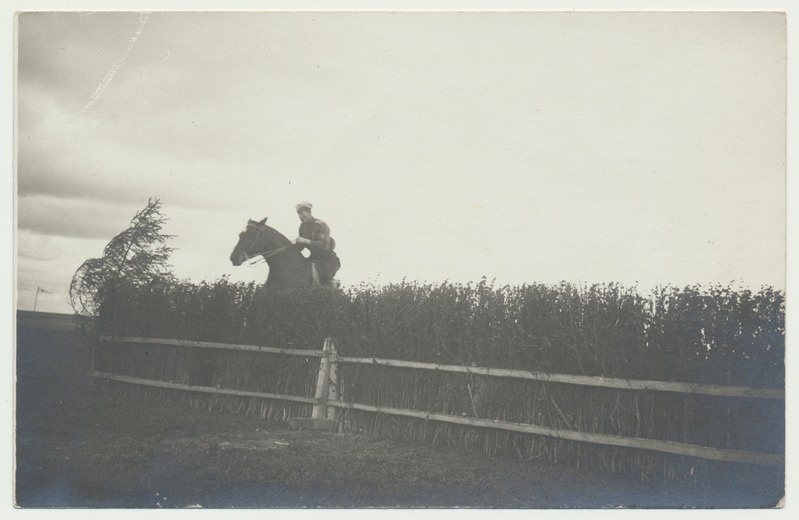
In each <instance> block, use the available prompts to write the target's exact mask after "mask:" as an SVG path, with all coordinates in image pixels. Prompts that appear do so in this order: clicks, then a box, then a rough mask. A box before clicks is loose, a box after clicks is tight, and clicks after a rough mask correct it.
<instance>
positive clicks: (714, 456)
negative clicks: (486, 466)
mask: <svg viewBox="0 0 799 520" xmlns="http://www.w3.org/2000/svg"><path fill="white" fill-rule="evenodd" d="M327 405H328V406H335V407H337V408H344V409H352V410H360V411H365V412H377V413H384V414H388V415H400V416H405V417H414V418H417V419H425V420H432V421H440V422H446V423H452V424H462V425H466V426H476V427H482V428H493V429H497V430H508V431H512V432H519V433H531V434H535V435H543V436H546V437H555V438H558V439H566V440H571V441H579V442H589V443H593V444H605V445H609V446H620V447H625V448H638V449H644V450H651V451H660V452H664V453H672V454H675V455H687V456H690V457H697V458H701V459H709V460H723V461H727V462H746V463H750V464H766V465H781V464H784V463H785V459H784V458H783V457H782V456H781V455H774V454H770V453H756V452H750V451H741V450H730V449H725V448H710V447H706V446H697V445H694V444H685V443H681V442H674V441H661V440H656V439H643V438H637V437H619V436H616V435H608V434H604V433H591V432H580V431H574V430H559V429H557V428H550V427H547V426H538V425H535V424H524V423H512V422H505V421H497V420H493V419H480V418H477V417H462V416H457V415H449V414H443V413H435V412H418V411H416V410H406V409H403V408H389V407H381V406H372V405H366V404H357V403H345V402H341V401H328V402H327Z"/></svg>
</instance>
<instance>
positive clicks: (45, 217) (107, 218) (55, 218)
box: [17, 195, 147, 242]
mask: <svg viewBox="0 0 799 520" xmlns="http://www.w3.org/2000/svg"><path fill="white" fill-rule="evenodd" d="M138 202H139V204H135V205H134V204H117V203H109V202H104V201H96V200H89V199H75V198H59V197H52V196H48V195H25V196H21V197H19V198H18V199H17V214H18V217H17V218H18V227H19V229H21V230H25V231H29V232H31V233H35V234H36V235H49V236H59V237H69V238H87V239H104V240H105V241H106V242H107V241H109V240H111V238H113V237H114V236H116V235H117V234H119V233H120V232H122V231H123V230H125V229H126V228H127V227H128V225H129V223H130V219H131V218H133V216H134V215H135V214H136V211H138V210H140V209H142V208H143V207H144V206H145V204H146V203H147V199H144V200H143V201H138Z"/></svg>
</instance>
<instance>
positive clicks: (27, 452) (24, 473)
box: [15, 313, 784, 508]
mask: <svg viewBox="0 0 799 520" xmlns="http://www.w3.org/2000/svg"><path fill="white" fill-rule="evenodd" d="M17 325H18V327H17V367H16V370H17V378H18V379H17V388H16V390H17V393H16V405H17V406H16V479H15V502H16V504H17V505H18V506H19V507H23V508H38V507H61V508H63V507H68V508H77V507H81V508H84V507H91V508H96V507H99V508H122V507H124V508H131V507H133V508H158V507H165V508H177V507H203V508H219V507H238V508H277V507H280V508H304V507H312V508H313V507H348V508H361V507H480V508H611V507H613V508H616V507H639V508H675V507H676V508H679V507H692V508H696V507H702V508H718V507H724V508H766V507H772V506H774V505H775V504H777V502H778V501H779V499H780V498H781V497H782V494H783V487H784V486H783V474H782V468H779V469H777V470H767V469H763V468H759V467H749V468H744V470H742V471H741V470H736V471H726V472H724V473H723V474H721V475H719V478H718V479H715V480H713V482H706V483H703V484H699V483H696V482H679V483H674V482H671V483H664V482H649V483H643V482H639V481H637V480H635V479H630V478H625V477H619V476H609V475H606V474H602V473H597V472H589V471H585V470H577V469H574V468H569V467H563V466H557V465H553V464H548V463H544V462H541V461H536V460H528V461H523V460H518V459H509V458H502V459H491V458H485V457H483V458H481V457H477V456H475V455H470V454H466V453H462V452H458V451H447V450H444V449H440V448H437V447H435V446H433V447H429V446H416V445H411V444H406V443H398V442H392V441H387V440H382V439H377V438H373V437H369V436H365V435H345V434H336V433H326V432H307V431H291V430H288V429H287V428H286V427H285V425H283V424H282V423H273V422H267V421H264V420H262V419H260V418H254V417H245V416H242V415H237V414H233V413H227V412H221V411H217V410H208V409H196V408H192V407H190V406H189V403H186V402H181V401H175V400H169V401H166V400H163V399H162V400H155V399H150V400H146V399H142V398H132V397H130V396H129V394H128V393H127V392H125V390H124V386H120V387H118V388H119V391H118V392H107V391H106V392H103V393H101V392H100V391H99V389H98V387H97V386H92V385H91V383H90V381H89V379H88V378H87V377H86V376H85V375H84V374H83V371H84V370H86V369H87V368H88V367H89V366H90V365H89V361H90V352H89V349H88V346H87V343H86V342H85V340H83V339H82V337H81V336H80V334H79V333H78V332H77V331H76V330H75V328H74V324H73V322H72V321H71V318H70V317H68V316H63V315H47V314H41V313H40V314H37V315H36V316H33V315H31V314H30V313H20V314H18V324H17Z"/></svg>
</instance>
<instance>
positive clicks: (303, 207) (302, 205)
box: [296, 202, 313, 211]
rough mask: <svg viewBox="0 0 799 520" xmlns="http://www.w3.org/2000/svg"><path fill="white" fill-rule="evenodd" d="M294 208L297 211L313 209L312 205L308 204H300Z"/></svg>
mask: <svg viewBox="0 0 799 520" xmlns="http://www.w3.org/2000/svg"><path fill="white" fill-rule="evenodd" d="M296 208H297V211H299V210H301V209H313V204H311V203H310V202H300V203H299V204H297V206H296Z"/></svg>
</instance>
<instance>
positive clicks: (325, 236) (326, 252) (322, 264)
mask: <svg viewBox="0 0 799 520" xmlns="http://www.w3.org/2000/svg"><path fill="white" fill-rule="evenodd" d="M296 209H297V215H299V217H300V221H301V222H302V224H300V231H299V235H300V236H298V237H297V238H296V239H295V240H294V243H295V244H296V245H297V247H298V248H299V249H300V250H302V249H304V248H306V247H307V248H308V250H309V251H310V252H311V254H310V256H309V257H308V259H309V260H310V261H311V262H314V263H315V264H316V265H317V266H318V268H319V273H320V280H319V281H320V283H321V284H322V285H327V284H329V283H330V282H331V281H332V280H333V276H335V274H336V271H338V270H339V268H340V267H341V261H340V260H339V259H338V256H337V255H336V253H335V252H334V251H333V250H334V249H335V247H336V241H335V240H333V237H331V236H330V228H329V227H328V226H327V224H325V223H324V222H322V221H321V220H319V219H318V218H315V217H314V216H313V215H312V214H311V210H312V209H313V205H312V204H311V203H310V202H300V203H299V204H297V206H296Z"/></svg>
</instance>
